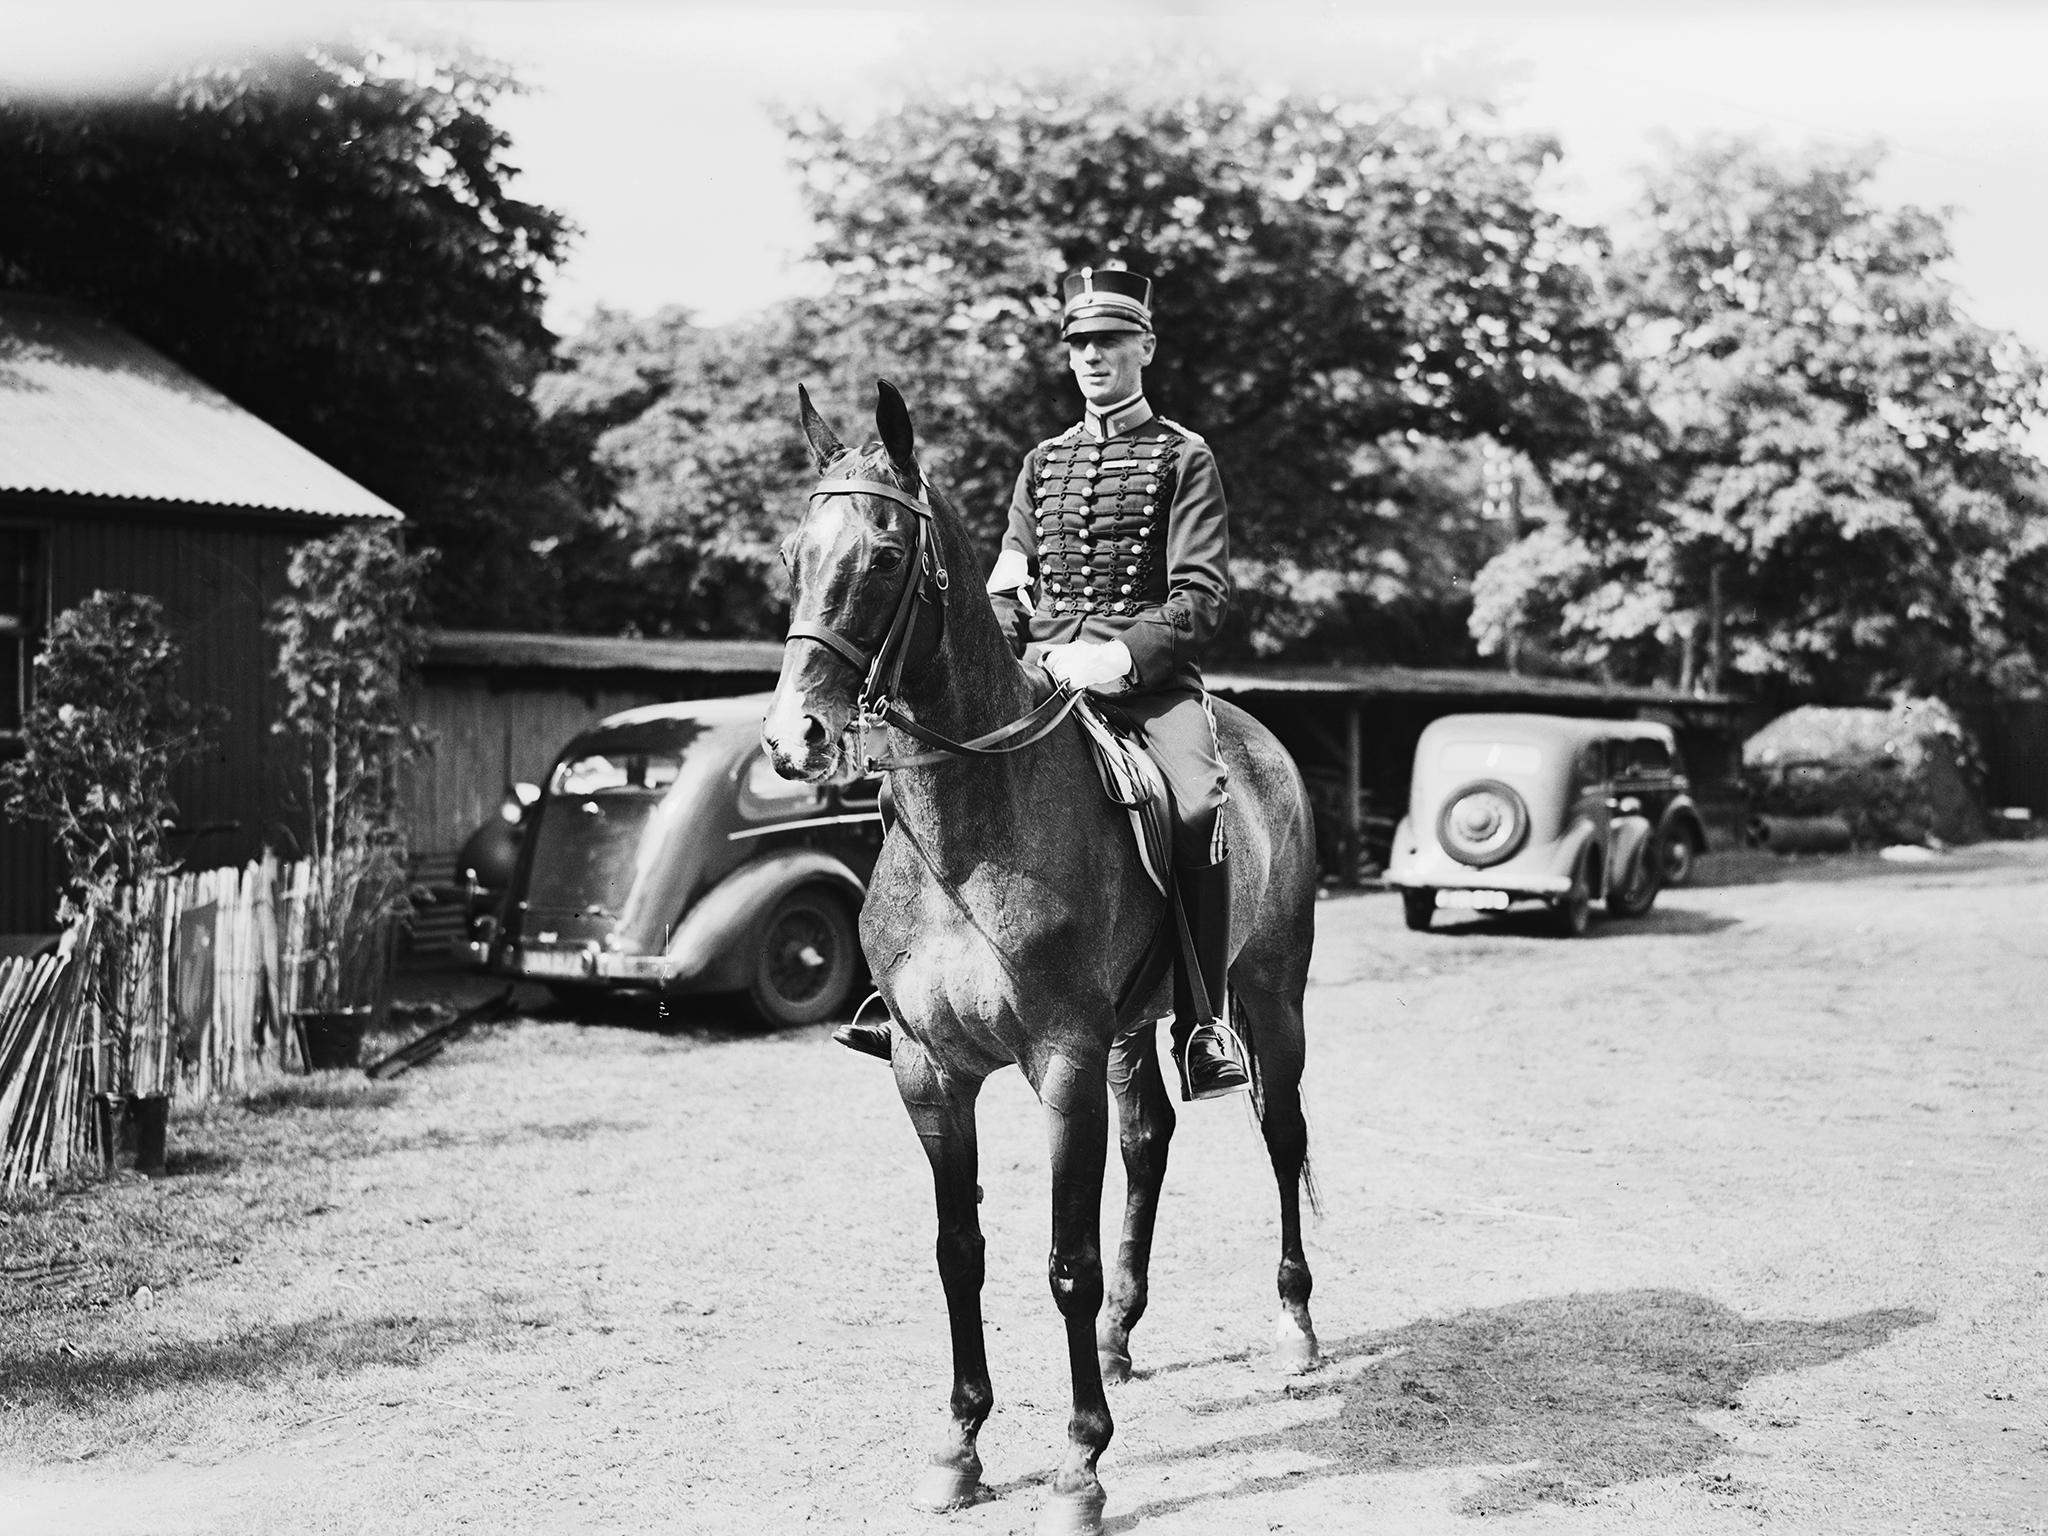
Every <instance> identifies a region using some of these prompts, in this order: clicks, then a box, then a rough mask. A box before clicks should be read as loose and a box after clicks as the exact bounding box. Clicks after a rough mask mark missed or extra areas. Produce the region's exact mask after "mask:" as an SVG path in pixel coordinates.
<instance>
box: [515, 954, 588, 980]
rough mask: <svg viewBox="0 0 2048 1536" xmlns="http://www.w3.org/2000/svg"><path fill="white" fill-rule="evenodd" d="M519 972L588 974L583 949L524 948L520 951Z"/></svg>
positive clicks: (536, 974) (559, 974) (540, 974)
mask: <svg viewBox="0 0 2048 1536" xmlns="http://www.w3.org/2000/svg"><path fill="white" fill-rule="evenodd" d="M519 972H520V974H521V975H522V976H588V975H589V974H590V972H589V971H588V970H586V969H585V968H584V964H583V951H582V950H580V949H522V950H520V951H519Z"/></svg>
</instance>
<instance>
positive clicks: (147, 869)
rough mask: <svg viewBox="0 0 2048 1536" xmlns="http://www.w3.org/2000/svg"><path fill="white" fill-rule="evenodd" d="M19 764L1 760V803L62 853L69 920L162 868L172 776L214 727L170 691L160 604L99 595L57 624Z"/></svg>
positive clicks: (173, 669)
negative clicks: (43, 829)
mask: <svg viewBox="0 0 2048 1536" xmlns="http://www.w3.org/2000/svg"><path fill="white" fill-rule="evenodd" d="M35 669H36V687H35V703H34V704H33V705H31V706H30V709H29V713H28V717H27V719H26V720H25V721H24V722H23V731H22V739H23V751H22V755H21V756H19V757H17V758H15V759H14V760H13V761H11V762H7V763H0V804H4V806H5V809H6V811H7V813H8V814H9V815H10V816H19V817H21V818H23V819H25V820H29V821H39V822H42V823H44V824H45V825H47V826H48V827H49V828H50V830H51V832H52V834H53V835H54V836H55V838H56V840H57V846H58V849H59V850H60V851H61V853H62V854H63V856H64V863H65V869H66V873H67V876H68V889H67V891H66V894H65V913H64V916H65V918H66V920H67V921H68V920H69V918H70V917H71V916H73V915H75V914H76V913H77V912H79V911H80V910H82V909H84V908H86V907H95V908H98V909H100V910H102V911H105V910H109V909H111V908H112V907H113V905H114V902H115V898H116V896H117V895H118V894H119V892H120V891H121V890H122V888H124V887H131V886H136V885H140V884H141V883H142V882H143V881H145V880H147V879H148V878H149V877H150V876H151V875H153V874H155V873H156V872H157V871H158V870H159V869H161V868H162V867H163V866H164V863H165V859H164V829H165V828H166V827H168V826H169V825H170V824H171V822H172V821H173V820H174V819H175V817H176V815H177V803H176V801H175V800H173V798H172V796H171V776H172V774H173V773H174V772H175V771H176V769H177V767H178V765H179V764H180V763H182V762H184V761H185V760H186V759H187V758H188V757H190V756H191V755H192V754H193V753H194V752H196V751H197V750H198V749H199V748H200V747H201V746H202V745H203V744H204V742H205V740H206V737H207V735H208V732H209V730H210V728H211V723H212V722H211V720H210V718H209V716H208V714H207V713H206V712H205V711H202V710H199V709H196V708H194V707H193V706H192V705H190V704H188V703H187V702H186V701H185V700H184V699H182V698H180V697H179V695H178V693H177V690H176V688H175V687H174V686H173V682H174V679H175V677H176V674H177V670H178V646H177V642H176V641H175V640H173V639H172V638H171V635H170V632H169V630H167V629H166V628H165V627H164V619H163V604H161V603H160V602H158V601H157V600H156V599H155V598H153V597H140V596H137V595H136V594H134V593H132V592H95V593H93V594H92V596H90V597H88V598H87V599H86V600H85V601H84V602H82V603H80V604H78V605H77V606H76V607H74V608H67V609H66V610H65V611H64V612H62V613H60V614H59V615H57V617H56V619H55V620H54V621H53V622H52V623H51V625H50V633H49V637H48V639H47V640H46V641H45V643H44V645H43V649H42V651H41V652H40V653H39V654H38V655H37V656H36V661H35Z"/></svg>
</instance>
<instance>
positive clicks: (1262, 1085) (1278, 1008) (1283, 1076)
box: [1236, 983, 1320, 1375]
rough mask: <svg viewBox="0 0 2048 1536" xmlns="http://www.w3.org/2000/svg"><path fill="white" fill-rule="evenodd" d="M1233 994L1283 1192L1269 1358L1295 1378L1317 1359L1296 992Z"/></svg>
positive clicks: (1253, 989) (1250, 988)
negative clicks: (1306, 1240) (1305, 1225)
mask: <svg viewBox="0 0 2048 1536" xmlns="http://www.w3.org/2000/svg"><path fill="white" fill-rule="evenodd" d="M1236 999H1237V1006H1238V1010H1239V1014H1240V1018H1241V1021H1242V1022H1243V1023H1244V1024H1247V1025H1249V1026H1250V1027H1249V1029H1248V1030H1247V1031H1246V1033H1247V1035H1248V1036H1249V1040H1250V1045H1251V1050H1252V1054H1253V1058H1254V1060H1255V1062H1256V1064H1257V1066H1258V1074H1257V1076H1258V1095H1259V1128H1260V1130H1261V1131H1262V1132H1263V1133H1264V1135H1265V1138H1266V1155H1267V1156H1268V1158H1270V1159H1271V1161H1272V1164H1273V1179H1274V1182H1275V1183H1276V1184H1278V1186H1279V1189H1280V1274H1279V1290H1280V1313H1279V1317H1278V1319H1277V1320H1276V1322H1275V1323H1274V1328H1273V1362H1274V1364H1275V1365H1277V1366H1278V1367H1279V1368H1280V1369H1281V1370H1283V1371H1286V1372H1287V1373H1289V1374H1290V1375H1299V1374H1301V1373H1302V1372H1304V1371H1312V1370H1314V1369H1315V1368H1316V1366H1317V1365H1318V1364H1319V1363H1320V1354H1319V1350H1318V1346H1317V1344H1316V1329H1315V1324H1314V1323H1313V1322H1312V1321H1311V1320H1310V1318H1309V1312H1308V1299H1309V1294H1310V1292H1311V1291H1313V1290H1314V1289H1315V1277H1314V1276H1312V1275H1311V1274H1310V1273H1309V1269H1308V1256H1307V1254H1306V1253H1305V1252H1304V1251H1303V1249H1302V1245H1301V1194H1302V1189H1303V1187H1304V1185H1308V1187H1309V1188H1310V1189H1311V1190H1312V1189H1313V1185H1312V1184H1309V1183H1308V1121H1307V1119H1306V1118H1305V1117H1304V1116H1303V1115H1302V1112H1301V1073H1302V1066H1303V1062H1304V1060H1305V1055H1306V1051H1305V1042H1304V1035H1303V1031H1302V1021H1301V994H1300V992H1299V991H1297V990H1290V991H1286V992H1280V991H1271V990H1267V989H1265V988H1262V987H1259V986H1256V985H1249V984H1244V983H1239V985H1238V986H1237V989H1236Z"/></svg>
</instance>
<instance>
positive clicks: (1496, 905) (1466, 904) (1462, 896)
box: [1436, 891, 1508, 912]
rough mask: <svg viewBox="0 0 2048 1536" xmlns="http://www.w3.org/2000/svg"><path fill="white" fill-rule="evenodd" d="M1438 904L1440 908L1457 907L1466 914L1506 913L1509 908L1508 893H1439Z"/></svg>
mask: <svg viewBox="0 0 2048 1536" xmlns="http://www.w3.org/2000/svg"><path fill="white" fill-rule="evenodd" d="M1436 904H1437V905H1438V906H1440V907H1455V908H1458V909H1459V910H1461V911H1466V912H1505V911H1506V910H1507V906H1508V893H1507V892H1506V891H1438V892H1437V893H1436Z"/></svg>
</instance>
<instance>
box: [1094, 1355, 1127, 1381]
mask: <svg viewBox="0 0 2048 1536" xmlns="http://www.w3.org/2000/svg"><path fill="white" fill-rule="evenodd" d="M1095 1358H1096V1360H1097V1361H1098V1362H1100V1364H1101V1366H1102V1379H1103V1380H1104V1381H1105V1382H1107V1383H1108V1384H1109V1385H1110V1386H1112V1387H1120V1386H1122V1385H1123V1384H1124V1383H1125V1382H1127V1381H1129V1380H1130V1379H1131V1352H1130V1351H1129V1350H1128V1349H1116V1348H1114V1347H1111V1346H1107V1345H1105V1346H1100V1347H1098V1348H1097V1349H1096V1351H1095Z"/></svg>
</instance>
